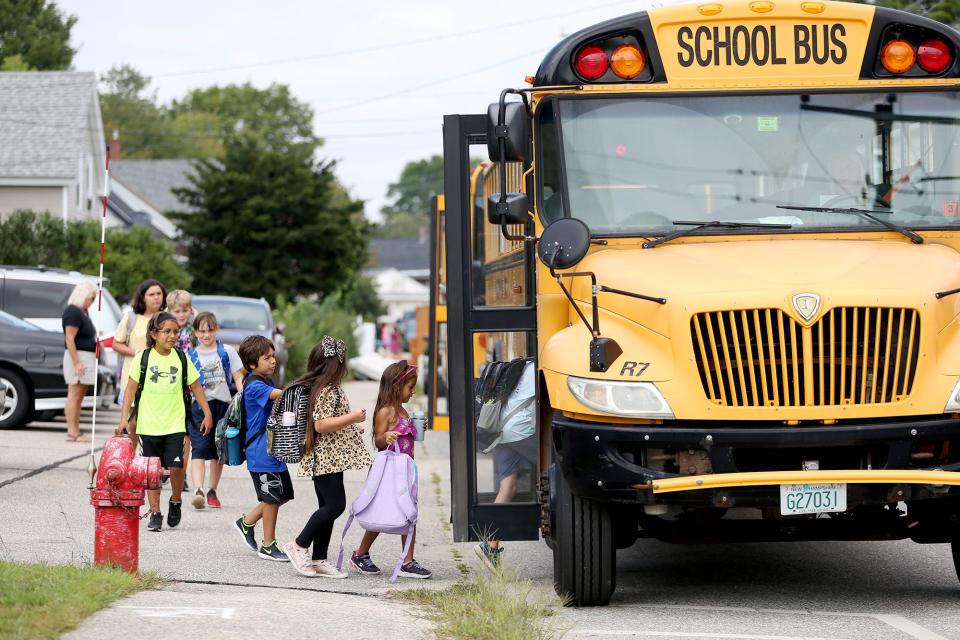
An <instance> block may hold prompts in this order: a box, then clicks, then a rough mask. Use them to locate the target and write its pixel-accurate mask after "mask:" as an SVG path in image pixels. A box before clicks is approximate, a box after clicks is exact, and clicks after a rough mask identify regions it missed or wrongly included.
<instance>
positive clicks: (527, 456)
mask: <svg viewBox="0 0 960 640" xmlns="http://www.w3.org/2000/svg"><path fill="white" fill-rule="evenodd" d="M539 453H540V451H539V448H538V442H537V439H536V437H534V436H532V435H531V436H529V437H526V438H524V439H523V440H517V441H516V442H506V443H504V442H501V443H500V444H498V445H497V446H496V448H495V449H494V450H493V457H494V464H495V465H496V468H497V477H498V478H499V479H500V480H503V479H504V478H507V477H509V476H512V475H513V474H515V473H523V472H524V471H531V470H533V469H536V468H537V458H538V457H539Z"/></svg>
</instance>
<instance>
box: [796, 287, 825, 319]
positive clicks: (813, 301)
mask: <svg viewBox="0 0 960 640" xmlns="http://www.w3.org/2000/svg"><path fill="white" fill-rule="evenodd" d="M793 308H794V309H796V310H797V313H798V314H800V317H801V318H803V319H804V320H805V321H807V322H810V320H812V319H813V317H814V316H816V315H817V312H818V311H820V296H818V295H817V294H815V293H798V294H797V295H795V296H793Z"/></svg>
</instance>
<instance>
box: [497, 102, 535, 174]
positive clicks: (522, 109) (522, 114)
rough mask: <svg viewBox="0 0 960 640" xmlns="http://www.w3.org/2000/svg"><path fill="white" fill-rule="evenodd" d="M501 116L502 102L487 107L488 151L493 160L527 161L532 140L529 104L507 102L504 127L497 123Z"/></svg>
mask: <svg viewBox="0 0 960 640" xmlns="http://www.w3.org/2000/svg"><path fill="white" fill-rule="evenodd" d="M499 117H500V103H498V102H494V103H493V104H491V105H490V106H489V107H488V108H487V153H488V154H489V156H490V160H491V162H500V161H501V160H503V161H504V162H526V161H527V155H528V151H527V150H528V147H529V144H528V143H529V140H530V119H529V118H528V117H527V105H525V104H524V103H522V102H507V103H505V104H504V115H503V127H502V128H501V127H500V125H499V124H497V123H498V121H499V120H498V119H499ZM501 134H502V135H501ZM501 137H502V138H503V141H504V151H503V158H501V157H500V139H501Z"/></svg>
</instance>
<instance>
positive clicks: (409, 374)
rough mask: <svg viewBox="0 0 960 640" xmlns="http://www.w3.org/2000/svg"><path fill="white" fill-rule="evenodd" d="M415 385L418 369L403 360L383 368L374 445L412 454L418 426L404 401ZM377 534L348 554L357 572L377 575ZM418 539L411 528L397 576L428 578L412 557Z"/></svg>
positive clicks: (367, 535) (403, 538)
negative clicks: (374, 548)
mask: <svg viewBox="0 0 960 640" xmlns="http://www.w3.org/2000/svg"><path fill="white" fill-rule="evenodd" d="M416 387H417V368H416V367H415V366H413V365H411V364H407V361H406V360H401V361H400V362H394V363H393V364H391V365H390V366H389V367H387V368H386V369H384V371H383V375H382V376H381V377H380V392H379V394H378V395H377V406H376V408H375V409H374V414H373V444H374V445H375V446H376V447H377V449H378V450H380V451H383V450H384V449H386V448H387V447H389V446H390V445H392V444H393V443H394V442H396V443H397V445H398V447H399V449H400V453H405V454H407V455H408V456H410V457H411V458H412V457H413V439H414V437H415V436H416V435H417V428H416V427H415V426H414V425H413V421H411V420H410V416H409V414H407V410H406V409H404V408H403V403H404V402H407V401H409V400H410V398H411V397H412V396H413V392H414V389H416ZM378 535H380V534H379V533H378V532H376V531H367V532H366V533H364V534H363V539H362V540H361V541H360V546H359V547H358V548H357V550H356V551H354V552H353V554H352V555H351V556H350V564H351V565H352V566H353V567H354V568H355V569H356V570H357V571H359V572H360V573H363V574H366V575H377V574H379V573H380V569H379V567H377V565H375V564H374V563H373V561H372V560H371V559H370V547H371V545H373V541H374V540H376V539H377V536H378ZM416 542H417V532H416V529H414V532H413V540H412V541H411V542H410V550H409V551H408V552H407V557H406V558H404V560H403V562H404V563H403V565H402V566H401V567H400V573H399V575H400V576H401V577H403V578H421V579H422V578H429V577H431V576H432V575H433V573H431V572H430V571H429V570H428V569H425V568H424V567H422V566H420V563H419V562H417V561H416V560H414V559H413V548H414V546H415V545H416ZM405 544H406V536H400V547H401V549H402V548H403V546H404V545H405Z"/></svg>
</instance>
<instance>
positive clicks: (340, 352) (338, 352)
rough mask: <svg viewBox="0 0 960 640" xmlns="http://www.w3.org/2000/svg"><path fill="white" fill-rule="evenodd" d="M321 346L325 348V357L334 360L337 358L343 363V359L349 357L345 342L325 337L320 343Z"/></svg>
mask: <svg viewBox="0 0 960 640" xmlns="http://www.w3.org/2000/svg"><path fill="white" fill-rule="evenodd" d="M320 346H322V347H323V357H324V358H332V357H333V356H337V360H339V361H340V362H343V359H344V358H345V357H346V355H347V345H346V344H345V343H344V342H343V340H339V339H337V338H331V337H330V336H323V340H321V341H320Z"/></svg>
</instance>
